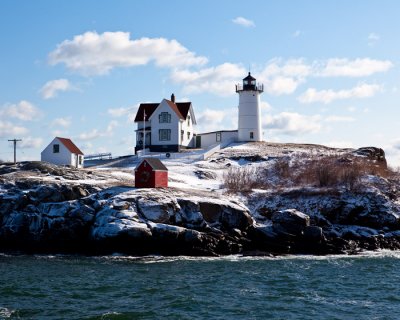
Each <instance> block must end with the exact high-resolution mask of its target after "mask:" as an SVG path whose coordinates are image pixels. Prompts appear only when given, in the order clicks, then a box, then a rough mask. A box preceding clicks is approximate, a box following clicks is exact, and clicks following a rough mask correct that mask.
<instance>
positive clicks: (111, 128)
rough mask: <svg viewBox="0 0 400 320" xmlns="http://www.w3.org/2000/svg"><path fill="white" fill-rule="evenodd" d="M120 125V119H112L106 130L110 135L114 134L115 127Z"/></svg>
mask: <svg viewBox="0 0 400 320" xmlns="http://www.w3.org/2000/svg"><path fill="white" fill-rule="evenodd" d="M117 126H118V121H115V120H112V121H110V123H109V124H108V126H107V129H106V132H107V134H108V135H112V134H113V133H114V129H115V128H116V127H117Z"/></svg>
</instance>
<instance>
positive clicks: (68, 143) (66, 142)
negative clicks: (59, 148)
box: [56, 137, 83, 155]
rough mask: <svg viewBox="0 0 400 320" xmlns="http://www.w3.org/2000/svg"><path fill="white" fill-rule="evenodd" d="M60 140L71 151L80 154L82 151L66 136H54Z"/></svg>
mask: <svg viewBox="0 0 400 320" xmlns="http://www.w3.org/2000/svg"><path fill="white" fill-rule="evenodd" d="M56 138H57V139H58V140H60V142H61V143H62V144H63V145H64V146H65V147H66V148H67V149H68V150H69V151H70V152H71V153H75V154H82V155H83V152H82V151H81V150H80V149H79V148H78V147H77V146H76V145H75V144H74V143H73V142H72V141H71V139H68V138H60V137H56Z"/></svg>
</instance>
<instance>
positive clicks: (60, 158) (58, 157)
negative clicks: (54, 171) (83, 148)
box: [40, 138, 74, 165]
mask: <svg viewBox="0 0 400 320" xmlns="http://www.w3.org/2000/svg"><path fill="white" fill-rule="evenodd" d="M55 144H58V145H59V146H60V152H58V153H53V145H55ZM71 159H72V156H71V152H70V151H69V150H68V149H67V148H66V147H65V146H64V145H63V144H62V143H61V142H60V140H58V139H57V138H54V140H53V141H52V142H51V143H50V144H49V145H48V146H47V147H46V148H45V149H44V150H43V151H42V152H41V154H40V160H41V161H46V162H50V163H53V164H56V165H74V162H72V161H71Z"/></svg>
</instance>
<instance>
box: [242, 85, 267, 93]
mask: <svg viewBox="0 0 400 320" xmlns="http://www.w3.org/2000/svg"><path fill="white" fill-rule="evenodd" d="M244 87H246V88H244ZM244 90H249V91H251V90H253V91H259V92H264V85H263V84H255V85H251V84H249V85H246V86H243V85H242V84H237V85H236V92H239V91H244Z"/></svg>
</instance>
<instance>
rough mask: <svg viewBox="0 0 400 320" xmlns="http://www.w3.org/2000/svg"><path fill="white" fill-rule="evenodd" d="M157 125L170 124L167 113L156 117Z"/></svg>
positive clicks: (169, 116) (169, 117)
mask: <svg viewBox="0 0 400 320" xmlns="http://www.w3.org/2000/svg"><path fill="white" fill-rule="evenodd" d="M158 121H159V123H171V115H170V114H169V113H168V112H161V113H160V114H159V115H158Z"/></svg>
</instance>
